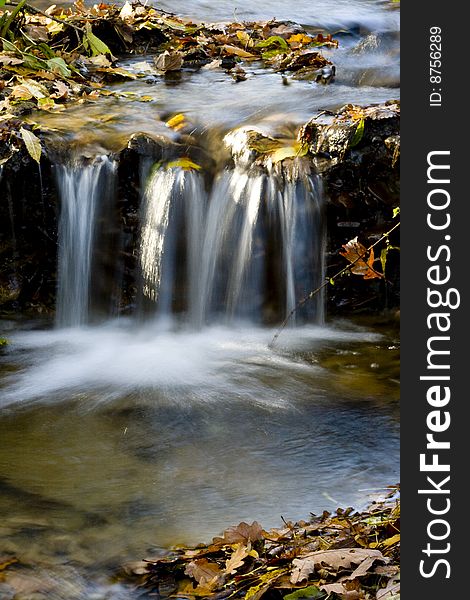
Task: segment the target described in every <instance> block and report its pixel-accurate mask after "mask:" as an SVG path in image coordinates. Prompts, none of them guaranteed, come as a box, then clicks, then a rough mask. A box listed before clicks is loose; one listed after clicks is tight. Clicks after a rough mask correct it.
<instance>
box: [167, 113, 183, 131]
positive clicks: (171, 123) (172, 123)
mask: <svg viewBox="0 0 470 600" xmlns="http://www.w3.org/2000/svg"><path fill="white" fill-rule="evenodd" d="M166 124H167V126H168V127H171V129H174V130H175V131H178V130H179V129H181V128H183V127H184V126H185V125H186V117H185V115H183V114H182V113H178V114H177V115H175V116H174V117H171V119H169V120H168V121H167V122H166Z"/></svg>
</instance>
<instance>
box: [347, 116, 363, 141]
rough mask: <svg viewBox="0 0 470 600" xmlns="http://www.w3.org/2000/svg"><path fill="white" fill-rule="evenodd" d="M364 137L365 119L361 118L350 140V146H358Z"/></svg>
mask: <svg viewBox="0 0 470 600" xmlns="http://www.w3.org/2000/svg"><path fill="white" fill-rule="evenodd" d="M363 137H364V119H363V118H361V119H360V120H359V123H358V124H357V127H356V129H355V131H354V135H353V136H352V139H351V141H350V142H349V147H350V148H354V146H357V145H358V144H359V142H360V141H361V140H362V138H363Z"/></svg>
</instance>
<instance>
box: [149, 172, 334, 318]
mask: <svg viewBox="0 0 470 600" xmlns="http://www.w3.org/2000/svg"><path fill="white" fill-rule="evenodd" d="M205 196H206V193H205V190H204V187H203V184H202V178H201V176H200V175H198V174H197V173H194V172H186V171H183V170H181V169H170V170H166V169H161V168H160V169H157V170H156V171H155V172H154V173H153V174H152V175H151V176H150V179H149V181H148V184H147V188H146V191H145V194H144V199H143V216H142V232H141V244H140V264H141V271H142V293H143V295H144V296H145V297H146V298H147V299H149V300H151V301H152V302H153V303H154V304H155V306H156V309H155V312H156V314H158V315H160V316H170V315H172V314H173V313H174V312H179V313H184V314H186V316H187V321H188V322H189V323H190V324H192V325H193V326H196V327H200V326H202V325H204V324H206V323H210V322H213V321H229V322H230V321H234V320H240V319H241V320H250V321H254V322H266V321H267V322H271V321H272V322H274V321H279V320H282V319H283V318H284V317H285V316H286V315H287V314H288V313H289V312H290V311H291V310H292V309H293V308H294V307H295V306H296V304H297V303H298V302H299V300H301V299H302V298H303V297H305V296H306V295H307V294H308V293H309V292H310V291H312V290H313V289H315V288H316V287H318V286H319V285H320V283H321V281H322V279H323V232H322V219H321V211H322V197H323V194H322V189H321V184H320V182H319V180H318V178H317V177H316V176H313V175H311V174H310V173H309V172H308V170H305V169H304V168H303V167H302V163H301V162H297V161H294V164H293V165H292V166H291V167H285V168H283V169H277V170H276V169H272V170H271V172H265V171H261V170H260V171H259V172H256V170H253V169H247V168H245V167H244V166H241V165H238V166H235V167H234V168H233V169H226V170H224V171H223V172H222V173H220V174H219V175H218V176H217V177H216V179H215V181H214V183H213V186H212V190H211V192H210V193H209V194H208V195H207V199H205ZM322 306H323V302H322V299H321V297H319V298H316V299H315V300H314V301H312V302H311V304H310V306H308V307H305V308H303V309H302V310H301V311H299V317H300V318H301V319H302V320H304V321H307V320H308V321H315V322H321V321H322V319H323V312H322Z"/></svg>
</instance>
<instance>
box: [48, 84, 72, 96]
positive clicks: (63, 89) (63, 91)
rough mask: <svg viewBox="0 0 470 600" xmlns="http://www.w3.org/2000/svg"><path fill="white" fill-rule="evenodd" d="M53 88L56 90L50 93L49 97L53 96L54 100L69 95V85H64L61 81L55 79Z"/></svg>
mask: <svg viewBox="0 0 470 600" xmlns="http://www.w3.org/2000/svg"><path fill="white" fill-rule="evenodd" d="M54 89H55V90H56V91H55V92H54V93H53V94H51V98H55V99H56V100H58V99H60V98H64V99H65V98H67V96H68V95H69V91H70V90H69V87H68V86H67V85H65V83H64V82H63V81H56V82H55V83H54Z"/></svg>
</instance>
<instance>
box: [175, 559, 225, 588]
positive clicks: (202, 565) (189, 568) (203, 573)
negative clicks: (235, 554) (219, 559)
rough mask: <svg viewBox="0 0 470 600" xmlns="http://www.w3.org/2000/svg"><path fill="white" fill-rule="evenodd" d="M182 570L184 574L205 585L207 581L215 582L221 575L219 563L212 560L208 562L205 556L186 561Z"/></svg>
mask: <svg viewBox="0 0 470 600" xmlns="http://www.w3.org/2000/svg"><path fill="white" fill-rule="evenodd" d="M184 572H185V574H186V575H189V576H190V577H192V578H193V579H195V580H196V581H197V582H198V583H199V584H200V585H207V584H208V583H209V582H214V584H216V583H217V581H218V579H219V577H220V576H221V575H222V571H221V570H220V568H219V565H218V564H216V563H214V562H209V561H208V560H207V558H201V559H199V560H193V561H192V562H190V563H188V564H187V565H186V569H185V570H184ZM214 580H215V581H214ZM214 587H215V585H214Z"/></svg>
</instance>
